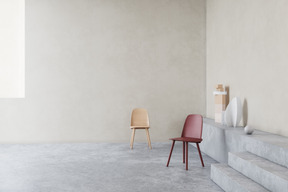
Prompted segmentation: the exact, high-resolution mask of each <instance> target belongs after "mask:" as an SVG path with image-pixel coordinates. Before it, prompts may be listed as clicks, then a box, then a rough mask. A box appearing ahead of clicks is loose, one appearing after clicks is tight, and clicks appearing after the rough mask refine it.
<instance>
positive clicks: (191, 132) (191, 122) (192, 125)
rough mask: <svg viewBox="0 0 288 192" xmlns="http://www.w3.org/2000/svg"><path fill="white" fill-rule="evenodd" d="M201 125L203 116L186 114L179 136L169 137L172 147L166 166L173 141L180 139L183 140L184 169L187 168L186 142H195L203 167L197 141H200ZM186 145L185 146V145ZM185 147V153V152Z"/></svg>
mask: <svg viewBox="0 0 288 192" xmlns="http://www.w3.org/2000/svg"><path fill="white" fill-rule="evenodd" d="M202 127H203V118H202V116H201V115H188V116H187V118H186V120H185V124H184V127H183V130H182V135H181V137H177V138H171V139H170V140H172V141H173V142H172V147H171V150H170V155H169V158H168V162H167V167H168V166H169V162H170V158H171V155H172V151H173V148H174V144H175V141H182V142H183V163H185V156H186V170H188V143H189V142H190V143H196V145H197V149H198V153H199V156H200V159H201V163H202V167H204V163H203V159H202V155H201V151H200V147H199V143H201V141H202ZM185 145H186V147H185ZM185 148H186V154H185Z"/></svg>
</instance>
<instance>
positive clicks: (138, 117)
mask: <svg viewBox="0 0 288 192" xmlns="http://www.w3.org/2000/svg"><path fill="white" fill-rule="evenodd" d="M131 126H145V127H149V117H148V112H147V110H146V109H142V108H136V109H133V111H132V116H131Z"/></svg>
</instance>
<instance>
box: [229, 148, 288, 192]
mask: <svg viewBox="0 0 288 192" xmlns="http://www.w3.org/2000/svg"><path fill="white" fill-rule="evenodd" d="M228 159H229V162H228V164H229V166H231V167H232V168H233V169H235V170H237V171H239V172H241V173H242V174H244V175H245V176H247V177H249V178H251V179H252V180H254V181H255V182H257V183H259V184H261V185H262V186H264V187H265V188H267V189H269V190H271V191H274V192H283V191H288V169H287V168H286V167H283V166H280V165H278V164H275V163H273V162H271V161H268V160H266V159H264V158H261V157H259V156H257V155H254V154H251V153H249V152H240V153H229V158H228Z"/></svg>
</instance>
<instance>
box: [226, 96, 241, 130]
mask: <svg viewBox="0 0 288 192" xmlns="http://www.w3.org/2000/svg"><path fill="white" fill-rule="evenodd" d="M241 119H242V104H241V101H240V99H239V98H238V97H234V98H233V99H232V101H231V102H230V103H229V105H228V106H227V108H226V111H225V121H226V124H227V126H229V127H232V126H233V127H236V126H237V125H238V124H239V122H240V121H241Z"/></svg>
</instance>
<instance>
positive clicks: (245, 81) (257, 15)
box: [206, 0, 288, 136]
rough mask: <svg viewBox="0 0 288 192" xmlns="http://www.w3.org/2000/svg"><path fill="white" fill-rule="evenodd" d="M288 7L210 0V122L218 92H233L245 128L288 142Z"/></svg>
mask: <svg viewBox="0 0 288 192" xmlns="http://www.w3.org/2000/svg"><path fill="white" fill-rule="evenodd" d="M287 10H288V1H286V0H275V1H270V0H253V1H250V0H233V1H232V0H207V66H206V67H207V74H206V76H207V80H206V82H207V84H206V86H207V96H206V97H207V116H208V117H213V113H214V103H213V102H214V100H213V94H212V92H213V90H214V86H215V84H217V83H224V84H226V85H229V86H230V99H231V98H233V97H235V96H239V97H240V98H241V100H242V102H243V103H244V123H246V122H248V124H249V125H251V126H253V127H254V128H256V129H260V130H263V131H267V132H272V133H276V134H280V135H285V136H288V129H287V121H286V119H287V115H288V108H287V106H288V100H287V98H288V89H287V84H288V78H287V74H288V35H287V34H288V19H287V18H288V11H287Z"/></svg>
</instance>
